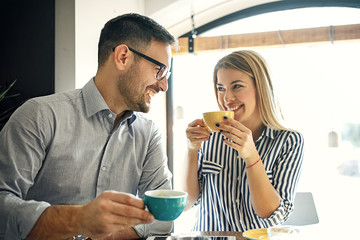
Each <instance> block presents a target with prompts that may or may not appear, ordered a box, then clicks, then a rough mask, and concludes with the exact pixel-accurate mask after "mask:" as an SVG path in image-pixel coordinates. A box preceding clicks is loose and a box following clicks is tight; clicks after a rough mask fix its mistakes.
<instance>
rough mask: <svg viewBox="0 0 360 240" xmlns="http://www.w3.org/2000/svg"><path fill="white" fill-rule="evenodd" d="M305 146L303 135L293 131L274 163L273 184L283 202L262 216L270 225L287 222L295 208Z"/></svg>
mask: <svg viewBox="0 0 360 240" xmlns="http://www.w3.org/2000/svg"><path fill="white" fill-rule="evenodd" d="M303 148H304V138H303V136H302V135H301V134H300V133H298V132H292V133H291V134H290V136H289V137H288V139H287V141H286V143H285V144H284V146H283V148H282V151H281V154H280V155H279V156H278V159H277V161H276V164H274V167H273V171H272V181H273V183H272V184H273V186H274V188H275V189H276V190H277V191H278V193H279V195H280V197H281V203H280V206H279V207H278V208H277V209H276V210H275V211H274V212H273V213H272V214H271V216H270V217H268V218H262V220H263V221H264V222H266V223H267V224H269V225H270V226H272V225H278V224H282V223H283V222H285V221H286V220H287V219H288V218H289V216H290V214H291V213H292V211H293V209H294V204H293V203H294V198H295V191H296V187H297V183H298V181H299V177H300V174H301V170H302V161H303V154H304V153H303Z"/></svg>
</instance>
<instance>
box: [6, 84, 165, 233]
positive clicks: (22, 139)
mask: <svg viewBox="0 0 360 240" xmlns="http://www.w3.org/2000/svg"><path fill="white" fill-rule="evenodd" d="M115 118H116V115H115V114H114V113H113V112H111V111H110V110H109V108H108V106H107V104H106V103H105V101H104V99H103V98H102V96H101V94H100V92H99V91H98V89H97V88H96V86H95V84H94V81H93V79H91V80H90V81H89V82H88V83H87V84H86V85H85V86H84V87H83V89H77V90H73V91H69V92H64V93H58V94H54V95H50V96H45V97H40V98H34V99H31V100H29V101H27V102H26V103H25V104H23V105H22V106H21V107H20V108H19V109H18V110H17V111H16V112H15V113H14V114H13V115H12V116H11V119H10V120H9V121H8V123H7V124H6V125H5V127H4V128H3V130H2V131H1V132H0V239H24V238H25V237H26V236H27V234H28V233H29V232H30V230H31V229H32V227H33V226H34V224H35V223H36V221H37V219H38V218H39V216H40V215H41V214H42V212H43V211H44V210H45V209H46V208H47V207H49V206H50V205H57V204H85V203H88V202H89V201H91V200H92V199H94V198H95V197H97V196H99V195H100V194H101V193H102V192H103V191H104V190H116V191H121V192H127V193H131V194H134V195H137V196H139V197H143V196H144V193H145V191H147V190H150V189H159V188H163V189H171V173H170V171H169V169H168V166H167V157H166V153H165V149H164V147H163V144H162V141H161V133H160V132H159V129H158V128H157V127H156V126H155V125H154V123H153V122H152V121H151V120H149V119H147V118H145V117H144V116H143V115H142V114H140V113H134V112H126V113H125V114H124V117H123V118H122V119H121V120H120V121H119V124H118V126H116V127H115V128H114V120H115ZM171 228H172V222H158V221H155V222H154V223H152V224H150V225H138V226H136V227H134V229H135V231H136V232H137V233H138V234H139V235H140V236H141V237H143V236H147V235H149V234H151V233H168V232H169V231H171ZM79 234H81V233H79Z"/></svg>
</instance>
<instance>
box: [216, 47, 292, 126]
mask: <svg viewBox="0 0 360 240" xmlns="http://www.w3.org/2000/svg"><path fill="white" fill-rule="evenodd" d="M227 68H231V69H236V70H239V71H241V72H243V73H245V74H247V75H248V76H249V77H251V78H252V79H253V80H254V83H255V88H256V101H257V107H258V109H259V113H260V118H261V121H262V122H263V124H264V125H265V126H268V127H271V128H274V129H278V130H279V129H286V128H285V127H284V126H283V125H282V124H281V119H283V116H282V114H281V110H280V107H279V105H278V102H277V101H276V99H275V95H274V90H273V85H272V82H271V78H270V74H269V70H268V66H267V64H266V62H265V60H264V59H263V58H262V57H261V56H260V55H259V54H258V53H257V52H255V51H251V50H241V51H235V52H232V53H231V54H229V55H227V56H225V57H223V58H222V59H220V60H219V61H218V62H217V64H216V65H215V68H214V90H215V96H216V100H217V103H218V105H219V108H220V109H221V110H224V109H223V108H222V107H221V105H220V104H219V99H218V93H217V87H216V86H217V83H218V79H217V72H218V71H219V69H227Z"/></svg>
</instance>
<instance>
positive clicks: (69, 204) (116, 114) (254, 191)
mask: <svg viewBox="0 0 360 240" xmlns="http://www.w3.org/2000/svg"><path fill="white" fill-rule="evenodd" d="M172 47H176V40H175V39H174V37H173V36H172V35H171V34H169V33H168V31H167V30H165V29H164V28H163V27H162V26H160V25H159V24H158V23H156V22H155V21H153V20H152V19H150V18H148V17H145V16H141V15H138V14H125V15H121V16H119V17H116V18H114V19H112V20H110V21H108V22H107V23H106V24H105V26H104V28H103V29H102V31H101V35H100V40H99V46H98V48H99V49H98V70H97V73H96V75H95V77H94V78H92V79H90V81H89V82H88V83H87V84H86V85H85V86H84V87H83V88H82V89H78V90H72V91H69V92H63V93H57V94H54V95H51V96H45V97H40V98H34V99H31V100H29V101H27V102H26V103H25V104H23V105H22V106H21V107H20V108H19V109H18V110H17V111H16V112H15V113H14V114H13V115H12V117H11V119H10V120H9V121H8V123H7V124H6V125H5V127H4V128H3V130H2V131H1V132H0V239H64V238H69V237H71V236H77V235H83V236H89V237H91V238H92V239H135V238H140V237H147V236H149V235H153V234H165V233H169V232H170V231H171V229H172V222H159V221H157V220H154V217H153V216H152V214H150V213H149V212H147V211H145V210H144V203H143V201H142V200H141V199H140V198H138V197H143V196H144V193H145V191H147V190H152V189H171V178H172V176H171V173H170V171H169V169H168V167H167V157H166V153H165V150H164V147H163V146H162V141H161V134H160V132H159V130H158V128H157V127H156V126H155V125H154V123H153V122H152V121H151V120H148V119H146V118H145V117H143V116H142V115H141V114H139V113H138V112H148V111H149V108H150V102H151V99H152V97H153V96H154V95H155V94H157V93H159V92H160V91H163V92H165V91H166V90H167V87H168V86H167V81H168V77H169V75H170V69H169V66H170V61H171V48H172ZM214 89H215V95H216V98H217V101H218V104H219V107H220V109H222V110H229V109H231V110H233V111H234V112H235V118H234V120H233V119H224V121H223V122H221V123H219V129H221V130H222V131H221V132H218V133H214V134H210V132H209V131H208V130H207V129H206V128H205V127H204V123H203V122H202V120H200V119H197V120H195V121H194V122H192V123H190V124H189V126H188V128H187V129H186V134H187V139H188V148H187V149H188V150H187V153H186V157H185V165H184V166H185V169H184V170H185V171H184V176H183V179H184V184H183V186H184V190H185V191H187V192H188V193H189V201H188V205H187V208H190V207H192V206H193V205H195V204H200V208H199V211H200V214H199V218H198V220H197V223H196V226H195V227H194V229H195V230H215V231H225V230H232V231H245V230H248V229H253V228H260V227H267V226H271V225H276V224H280V223H282V222H283V221H284V220H285V219H287V217H288V215H289V213H290V212H291V211H292V208H293V198H294V191H295V187H296V184H297V181H298V178H299V173H300V169H301V164H302V157H303V154H302V150H303V138H302V135H301V134H300V133H297V132H295V131H290V130H288V129H286V128H284V127H283V126H282V125H281V124H280V122H279V120H278V115H277V106H276V102H275V100H274V96H273V91H272V84H271V80H270V77H269V74H268V70H267V67H266V65H265V62H264V60H263V59H262V58H261V57H260V56H259V55H258V54H256V53H255V52H252V51H237V52H234V53H232V54H230V55H228V56H226V57H224V58H222V59H221V60H220V61H219V62H218V64H217V65H216V66H215V71H214ZM136 196H138V197H136Z"/></svg>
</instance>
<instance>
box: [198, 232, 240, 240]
mask: <svg viewBox="0 0 360 240" xmlns="http://www.w3.org/2000/svg"><path fill="white" fill-rule="evenodd" d="M195 233H197V234H199V235H200V236H235V237H236V240H246V238H244V237H243V235H242V232H195Z"/></svg>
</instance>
